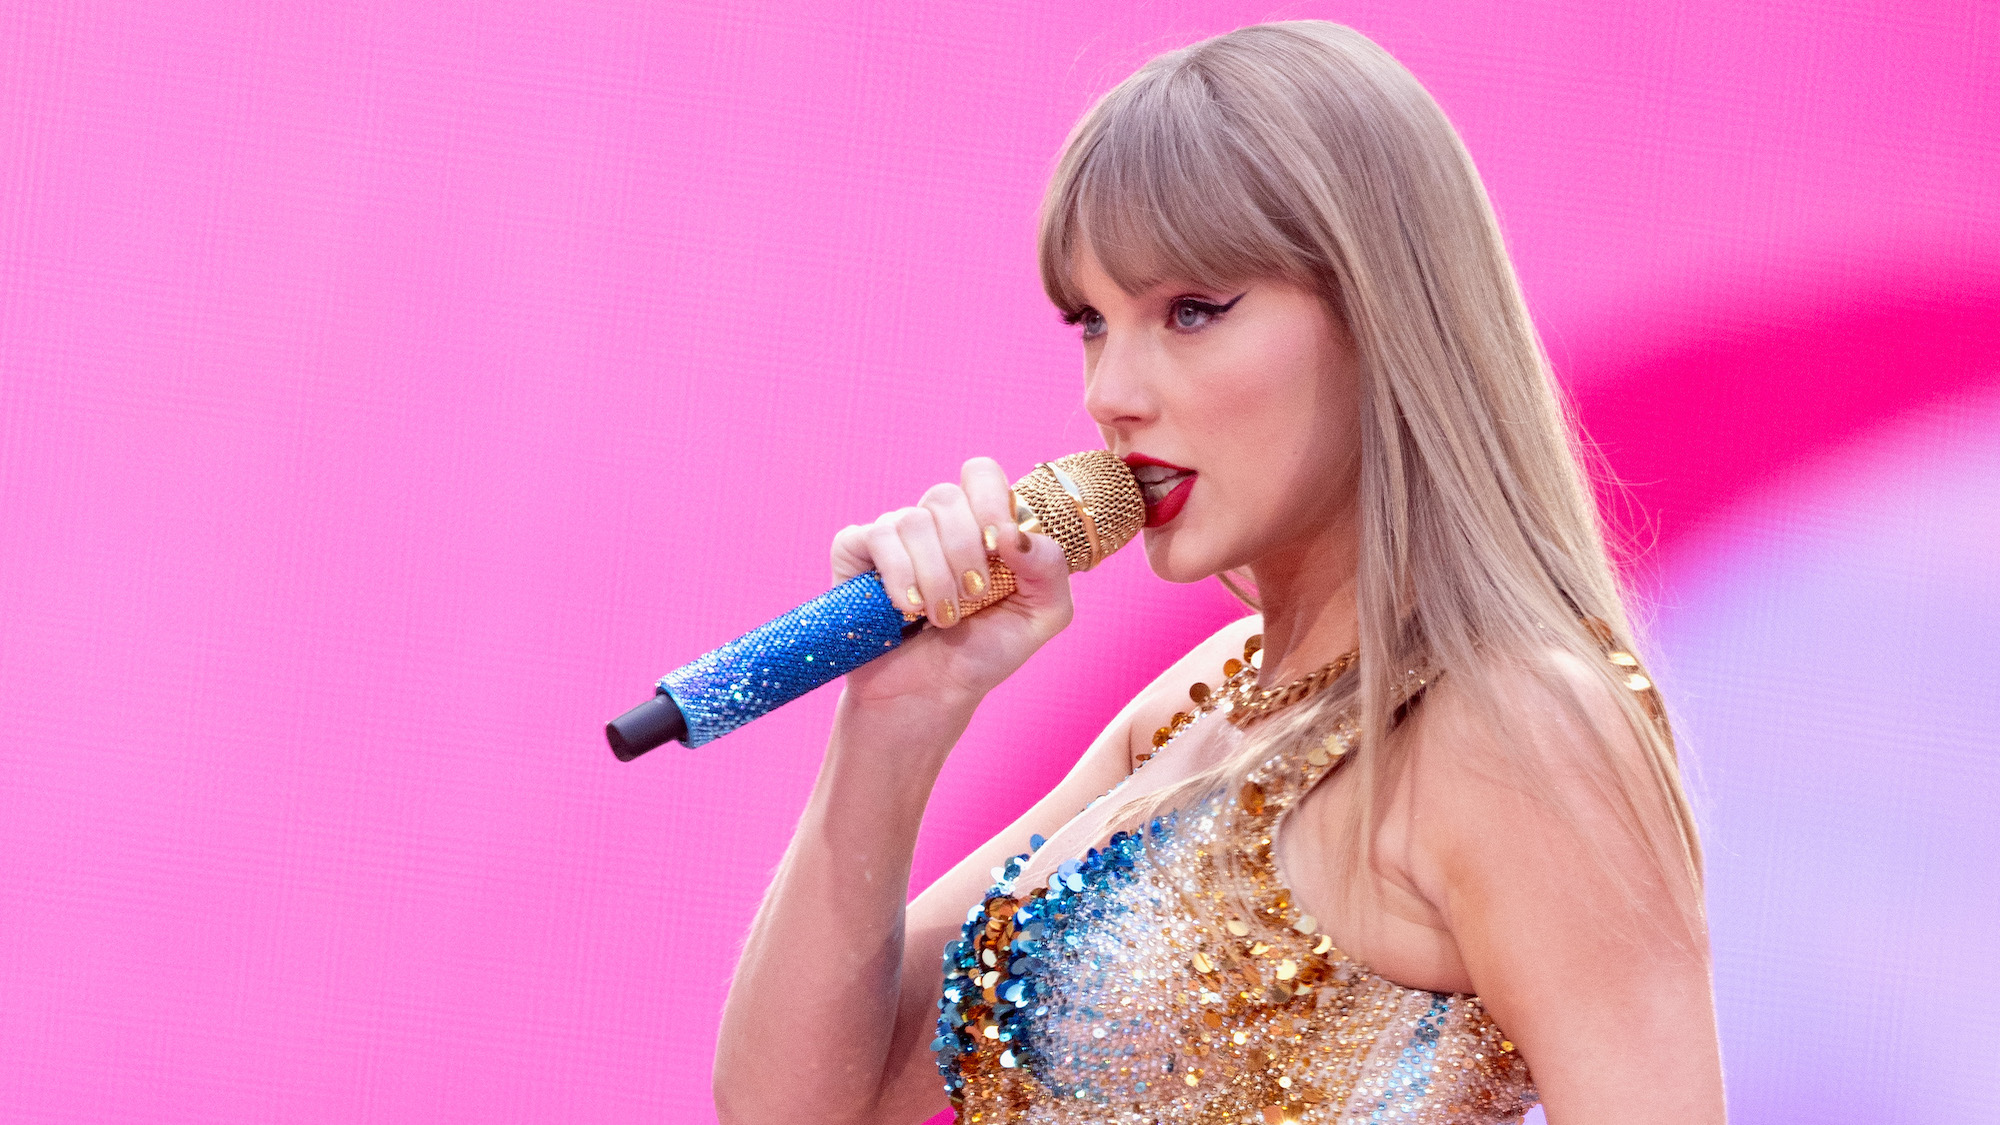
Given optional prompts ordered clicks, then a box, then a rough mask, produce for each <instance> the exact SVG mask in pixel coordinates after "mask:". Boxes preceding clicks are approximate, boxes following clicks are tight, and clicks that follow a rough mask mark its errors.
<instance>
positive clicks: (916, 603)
mask: <svg viewBox="0 0 2000 1125" xmlns="http://www.w3.org/2000/svg"><path fill="white" fill-rule="evenodd" d="M903 598H904V600H905V601H908V602H909V603H910V608H912V609H914V610H916V611H917V612H918V613H922V612H923V611H924V592H923V591H922V590H919V589H917V588H916V587H915V586H912V587H910V588H909V589H907V590H905V591H903Z"/></svg>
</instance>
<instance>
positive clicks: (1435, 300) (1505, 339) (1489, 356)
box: [1040, 21, 1701, 909]
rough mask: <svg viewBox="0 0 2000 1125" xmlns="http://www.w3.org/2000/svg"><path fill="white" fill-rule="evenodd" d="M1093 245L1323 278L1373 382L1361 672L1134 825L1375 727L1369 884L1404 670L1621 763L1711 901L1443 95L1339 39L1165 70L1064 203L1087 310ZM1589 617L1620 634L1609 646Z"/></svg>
mask: <svg viewBox="0 0 2000 1125" xmlns="http://www.w3.org/2000/svg"><path fill="white" fill-rule="evenodd" d="M1084 245H1088V246H1089V248H1090V249H1091V251H1092V252H1093V253H1094V254H1095V256H1096V258H1097V260H1098V261H1099V263H1100V264H1101V265H1102V266H1103V268H1104V270H1105V271H1106V272H1107V274H1108V275H1109V276H1110V277H1111V278H1112V279H1113V280H1114V281H1115V282H1116V283H1117V284H1118V285H1120V286H1121V287H1122V288H1124V289H1125V290H1126V291H1127V292H1131V293H1135V294H1136V293H1139V292H1143V291H1145V290H1147V289H1149V288H1151V287H1152V286H1153V285H1155V284H1157V283H1159V282H1162V281H1165V280H1168V279H1174V280H1183V281H1189V282H1193V283H1195V284H1199V285H1213V286H1215V287H1217V288H1221V287H1222V286H1223V285H1225V284H1227V283H1229V282H1234V281H1240V280H1243V279H1246V278H1251V277H1258V276H1273V275H1276V276H1283V277H1286V278H1289V279H1291V280H1294V281H1297V282H1299V283H1301V284H1306V285H1310V286H1313V287H1315V288H1316V289H1317V290H1318V291H1319V292H1320V293H1321V294H1323V296H1324V298H1325V300H1326V301H1327V302H1328V303H1329V305H1330V307H1331V308H1332V309H1333V310H1334V312H1335V313H1336V314H1337V315H1339V316H1340V317H1341V318H1342V319H1343V320H1344V322H1345V324H1346V325H1347V328H1348V330H1349V332H1350V333H1351V335H1352V337H1353V340H1354V343H1355V347H1356V350H1357V353H1358V357H1359V361H1360V370H1361V380H1362V398H1361V401H1362V414H1363V417H1362V420H1361V421H1362V474H1361V485H1360V496H1359V505H1360V517H1361V529H1362V530H1361V563H1360V571H1359V575H1358V583H1359V585H1358V598H1357V600H1358V604H1359V618H1360V620H1359V626H1360V636H1361V653H1362V658H1361V661H1360V673H1359V675H1358V676H1349V677H1346V678H1345V679H1344V680H1343V681H1342V682H1341V683H1340V684H1338V685H1336V688H1335V689H1334V690H1331V691H1329V692H1327V693H1325V694H1324V695H1323V696H1322V697H1321V698H1320V699H1319V700H1317V701H1315V703H1313V704H1312V705H1310V706H1301V707H1298V708H1294V709H1293V712H1292V713H1288V714H1286V715H1285V716H1284V717H1283V718H1277V719H1273V720H1271V721H1269V722H1268V723H1266V724H1265V725H1264V727H1263V728H1261V730H1260V733H1258V735H1257V737H1252V738H1248V739H1245V740H1244V745H1243V746H1242V748H1241V749H1240V750H1238V751H1237V752H1235V753H1234V754H1232V755H1231V756H1230V757H1229V758H1228V759H1227V760H1225V761H1223V762H1221V763H1219V764H1218V765H1216V766H1214V767H1213V768H1211V769H1209V770H1207V771H1205V772H1203V773H1202V774H1200V775H1198V776H1196V777H1193V778H1190V779H1188V780H1186V781H1184V782H1182V783H1181V784H1180V785H1177V786H1175V787H1173V788H1171V789H1170V790H1168V791H1167V792H1164V793H1160V794H1156V795H1154V796H1153V797H1151V798H1149V799H1147V800H1145V801H1143V802H1140V803H1139V805H1135V807H1139V806H1140V805H1142V806H1143V813H1144V815H1151V813H1152V812H1153V811H1155V810H1157V809H1159V808H1162V807H1166V806H1168V805H1170V804H1171V803H1172V802H1174V801H1175V800H1177V799H1183V798H1186V797H1189V796H1191V795H1193V794H1195V793H1197V792H1200V791H1203V790H1206V789H1213V788H1215V787H1216V786H1218V785H1221V784H1225V783H1227V782H1228V781H1229V780H1231V779H1232V778H1237V777H1240V776H1242V774H1243V773H1245V772H1246V771H1247V770H1248V769H1249V768H1250V767H1251V766H1253V765H1254V764H1255V763H1256V762H1258V761H1260V760H1261V759H1262V758H1263V757H1264V756H1265V755H1267V754H1268V753H1269V751H1270V749H1271V748H1272V746H1273V742H1272V740H1273V739H1285V738H1296V737H1301V736H1303V735H1305V734H1306V733H1307V732H1310V731H1313V730H1315V729H1324V726H1325V724H1326V723H1327V722H1329V721H1330V720H1331V719H1332V717H1333V716H1334V715H1335V714H1336V713H1341V712H1351V713H1352V714H1354V715H1355V716H1357V718H1358V723H1359V730H1360V751H1359V752H1358V753H1356V754H1355V755H1354V758H1353V760H1352V761H1350V762H1349V763H1348V765H1347V766H1346V767H1345V768H1348V769H1352V770H1356V771H1357V772H1358V774H1359V775H1360V777H1359V784H1360V787H1361V790H1362V792H1363V794H1364V796H1363V798H1362V799H1361V800H1359V801H1357V802H1355V805H1356V807H1357V809H1358V811H1357V812H1356V813H1355V815H1354V816H1353V817H1352V818H1351V823H1350V825H1349V838H1348V840H1347V843H1348V844H1349V845H1351V846H1350V847H1349V848H1348V855H1349V857H1350V858H1351V860H1352V862H1353V863H1355V864H1357V865H1359V864H1362V863H1364V862H1365V861H1366V857H1367V855H1368V853H1369V845H1370V838H1371V835H1372V830H1371V825H1372V821H1373V818H1374V816H1375V815H1376V813H1375V810H1376V809H1377V808H1378V805H1379V799H1380V798H1382V797H1383V796H1385V795H1386V793H1387V786H1388V785H1389V784H1390V782H1391V781H1392V780H1393V779H1394V776H1395V774H1396V771H1397V768H1398V766H1397V763H1398V752H1397V745H1398V742H1399V741H1400V740H1399V739H1397V738H1395V737H1392V735H1391V726H1392V715H1393V713H1394V711H1395V708H1396V705H1397V702H1398V700H1399V698H1400V696H1399V683H1400V681H1401V680H1402V674H1403V673H1404V672H1405V671H1406V670H1408V669H1417V668H1423V669H1428V670H1430V672H1431V673H1432V674H1434V675H1440V676H1444V677H1446V679H1447V680H1448V682H1450V683H1451V684H1452V690H1453V691H1454V692H1457V693H1460V695H1461V697H1462V698H1465V699H1467V700H1470V701H1471V702H1472V703H1473V704H1474V705H1475V706H1477V707H1478V708H1479V713H1480V714H1482V715H1484V716H1487V717H1489V718H1490V719H1491V720H1492V722H1493V723H1494V724H1495V728H1494V729H1496V730H1505V729H1506V728H1507V727H1508V726H1509V725H1510V724H1509V722H1508V718H1507V716H1508V714H1509V706H1508V701H1507V700H1506V699H1504V698H1501V696H1502V695H1503V692H1502V691H1501V690H1500V688H1499V686H1498V685H1499V684H1500V683H1502V682H1503V679H1502V678H1503V677H1518V676H1520V675H1521V674H1523V673H1525V674H1527V675H1530V676H1533V677H1536V678H1537V679H1538V680H1539V681H1540V682H1541V683H1542V684H1544V685H1545V686H1546V688H1547V690H1548V692H1549V695H1550V696H1551V697H1552V698H1554V699H1556V700H1558V701H1560V702H1561V704H1562V705H1563V706H1564V707H1566V708H1567V709H1568V710H1569V711H1570V713H1571V715H1572V717H1574V718H1575V719H1577V720H1579V725H1580V728H1581V729H1582V730H1584V731H1586V732H1588V733H1589V734H1590V735H1591V736H1592V738H1593V739H1594V741H1595V742H1596V743H1597V745H1598V748H1599V749H1600V750H1601V751H1602V753H1601V755H1600V757H1601V762H1600V763H1599V764H1600V765H1601V766H1602V767H1603V768H1601V769H1594V770H1591V771H1588V772H1589V773H1590V774H1591V775H1592V776H1594V777H1595V782H1594V784H1596V785H1598V786H1599V787H1600V789H1601V792H1602V795H1603V796H1605V797H1607V798H1609V799H1610V800H1611V802H1612V805H1611V807H1613V808H1615V809H1617V810H1619V812H1620V817H1621V820H1622V821H1623V822H1624V823H1625V824H1626V825H1627V826H1628V827H1629V829H1630V831H1631V832H1632V833H1633V835H1634V836H1635V838H1637V839H1639V840H1640V842H1641V843H1642V844H1643V845H1644V846H1645V847H1646V848H1647V850H1648V853H1649V854H1651V855H1653V856H1654V857H1655V858H1656V860H1658V861H1659V862H1661V863H1663V864H1667V865H1673V866H1682V867H1684V870H1685V872H1686V873H1687V875H1688V876H1689V877H1691V878H1692V879H1693V880H1694V881H1695V885H1696V886H1697V887H1698V886H1699V885H1700V878H1701V858H1700V846H1699V843H1698V841H1697V837H1696V832H1695V824H1694V818H1693V814H1692V812H1691V810H1690V808H1689V805H1688V801H1687V798H1686V795H1685V794H1684V793H1683V791H1682V786H1681V781H1680V771H1679V768H1678V765H1677V762H1676V758H1675V752H1674V745H1673V739H1672V735H1671V733H1670V731H1669V729H1668V727H1667V724H1666V721H1665V718H1664V715H1655V714H1653V713H1652V712H1651V711H1650V709H1649V706H1648V701H1647V699H1646V697H1645V696H1644V695H1643V694H1640V693H1636V692H1634V691H1633V690H1629V689H1630V687H1631V686H1632V684H1631V681H1630V680H1629V676H1630V675H1631V674H1632V670H1631V669H1629V668H1621V667H1618V666H1615V665H1612V664H1610V663H1608V662H1607V661H1606V660H1605V657H1604V653H1605V649H1606V648H1615V649H1620V650H1623V651H1625V652H1632V651H1635V649H1634V646H1633V634H1632V625H1631V623H1630V621H1629V620H1628V619H1627V615H1626V611H1625V607H1624V599H1623V597H1622V596H1621V590H1620V587H1619V582H1618V579H1617V577H1616V576H1615V574H1614V571H1613V569H1612V567H1611V564H1610V561H1609V559H1608V557H1607V552H1606V548H1605V543H1604V538H1603V535H1602V533H1601V531H1600V529H1599V525H1598V513H1597V508H1596V505H1595V503H1594V501H1593V499H1592V496H1591V494H1590V491H1589V489H1588V488H1587V486H1586V484H1585V474H1584V472H1583V469H1582V465H1583V451H1582V448H1581V446H1580V442H1579V439H1578V437H1577V433H1576V428H1575V426H1574V424H1573V423H1572V420H1571V418H1570V417H1569V415H1568V412H1567V409H1566V407H1565V404H1564V403H1563V401H1562V399H1561V397H1560V395H1559V393H1558V390H1557V388H1556V385H1555V382H1554V379H1553V377H1552V375H1551V373H1550V370H1549V364H1548V360H1547V357H1546V356H1545V355H1544V354H1543V352H1542V348H1541V343H1540V340H1539V339H1538V337H1537V336H1536V334H1535V330H1534V326H1533V325H1532V323H1531V322H1530V319H1529V316H1528V311H1527V307H1526V305H1525V303H1524V302H1523V301H1522V298H1521V293H1520V288H1519V285H1518V283H1517V282H1516V280H1515V277H1514V272H1513V267H1512V265H1511V264H1510V263H1509V261H1508V258H1507V254H1506V250H1505V248H1504V246H1503V245H1502V243H1501V238H1500V232H1499V227H1498V224H1497V223H1496V221H1495V219H1494V216H1493V211H1492V207H1491V205H1490V204H1489V203H1488V201H1487V198H1486V193H1485V190H1484V188H1483V187H1482V186H1481V184H1480V180H1479V176H1478V173H1477V172H1476V171H1475V170H1474V168H1473V166H1472V161H1471V158H1470V157H1469V156H1468V155H1467V153H1466V151H1465V148H1464V146H1463V144H1461V142H1460V141H1459V138H1458V135H1457V133H1456V132H1455V131H1454V130H1453V129H1452V127H1451V124H1450V122H1448V121H1447V120H1446V119H1445V116H1444V113H1443V111H1442V110H1441V109H1440V108H1439V107H1438V105H1437V103H1436V102H1435V101H1433V100H1432V98H1431V97H1430V95H1429V93H1427V92H1426V91H1425V90H1424V88H1423V87H1422V86H1421V85H1420V84H1419V83H1418V82H1417V80H1416V78H1415V77H1414V76H1413V75H1411V74H1410V73H1409V71H1407V70H1405V69H1404V68H1403V67H1402V65H1401V64H1399V63H1397V62H1396V60H1395V59H1393V58H1392V57H1390V55H1389V54H1388V53H1387V52H1386V51H1384V50H1382V49H1381V48H1380V47H1378V46H1376V45H1375V44H1374V43H1373V42H1371V41H1370V40H1369V39H1367V38H1366V37H1365V36H1363V35H1361V34H1360V33H1359V32H1356V31H1354V30H1352V29H1350V28H1346V27H1341V26H1339V25H1336V24H1331V23H1323V22H1317V21H1302V22H1292V23H1274V24H1263V25H1259V26H1255V27H1246V28H1242V29H1240V30H1237V31H1233V32H1230V33H1228V34H1226V35H1221V36H1218V37H1216V38H1213V39H1208V40H1205V41H1203V42H1200V43H1196V44H1194V45H1192V46H1189V47H1185V48H1182V49H1180V50H1177V51H1172V52H1169V53H1167V54H1164V55H1161V56H1159V57H1158V58H1155V59H1153V60H1152V61H1151V62H1149V63H1147V64H1146V65H1145V66H1144V67H1143V68H1141V69H1140V70H1139V71H1138V72H1137V73H1135V74H1133V75H1132V76H1131V77H1130V78H1127V79H1126V80H1125V81H1124V82H1122V83H1120V84H1119V85H1118V86H1117V87H1116V88H1114V89H1112V90H1111V91H1110V92H1109V93H1107V94H1105V95H1104V97H1103V98H1102V99H1100V100H1099V101H1098V102H1097V104H1096V105H1095V106H1094V107H1092V109H1091V110H1090V111H1089V113H1088V114H1086V115H1085V116H1084V118H1083V119H1082V121H1080V122H1079V123H1078V124H1077V126H1076V128H1075V130H1074V131H1073V132H1072V133H1071V134H1070V137H1069V140H1068V142H1067V143H1066V144H1065V146H1064V149H1063V152H1062V156H1061V159H1060V161H1059V163H1058V165H1057V168H1056V172H1055V176H1054V178H1053V180H1052V182H1051V184H1050V187H1049V191H1048V195H1047V197H1046V200H1045V202H1044V205H1043V211H1042V219H1041V231H1040V258H1041V269H1042V278H1043V284H1044V285H1045V287H1046V288H1047V290H1048V293H1049V296H1050V298H1051V299H1052V300H1053V301H1054V302H1055V303H1056V305H1057V306H1058V307H1060V308H1061V309H1062V310H1063V311H1064V312H1065V313H1068V314H1074V313H1076V312H1077V311H1078V310H1079V309H1080V308H1081V307H1082V306H1083V304H1084V301H1083V298H1082V295H1081V294H1080V293H1079V292H1078V290H1077V287H1076V283H1075V280H1074V277H1073V275H1072V270H1073V268H1074V266H1075V262H1076V254H1077V251H1078V249H1079V247H1081V246H1084ZM1590 618H1595V619H1597V620H1598V621H1600V622H1602V623H1603V625H1602V626H1595V628H1597V629H1599V630H1600V631H1608V636H1607V637H1602V638H1600V637H1598V636H1593V635H1592V630H1593V626H1592V625H1590V624H1588V623H1587V622H1588V619H1590ZM1554 651H1567V652H1569V653H1571V654H1572V655H1574V656H1575V657H1577V658H1579V659H1580V661H1581V662H1582V666H1583V667H1586V668H1589V669H1591V670H1592V673H1591V674H1592V675H1594V676H1596V677H1599V678H1601V679H1602V680H1603V681H1604V684H1603V686H1604V687H1605V688H1607V689H1609V690H1608V692H1607V693H1606V694H1608V695H1609V696H1610V697H1611V698H1615V699H1617V700H1618V701H1619V702H1618V706H1619V707H1620V709H1621V710H1622V712H1623V716H1624V719H1625V722H1626V725H1627V726H1629V728H1630V730H1631V733H1632V735H1633V736H1634V737H1636V739H1637V741H1638V743H1639V745H1640V747H1641V748H1642V750H1643V761H1642V763H1633V762H1632V761H1631V760H1630V755H1620V754H1618V753H1616V752H1615V751H1614V748H1613V739H1612V737H1611V732H1607V731H1605V730H1603V729H1600V728H1599V727H1598V726H1597V725H1596V724H1594V723H1592V722H1591V721H1590V719H1589V711H1590V709H1589V708H1588V707H1586V705H1585V700H1584V698H1583V695H1584V694H1585V693H1584V692H1582V691H1579V690H1578V689H1577V687H1576V686H1575V684H1574V683H1573V681H1572V679H1571V678H1570V677H1569V676H1566V675H1564V674H1563V672H1562V670H1561V669H1560V667H1559V666H1558V664H1557V662H1556V661H1554V660H1552V659H1551V658H1550V657H1551V653H1552V652H1554ZM1509 682H1517V681H1509ZM1591 686H1592V687H1593V688H1594V687H1595V686H1596V685H1594V684H1593V685H1591ZM1655 698H1657V697H1655ZM1517 706H1518V705H1517ZM1258 729H1259V728H1253V730H1258ZM1514 757H1515V758H1516V759H1518V760H1516V761H1512V762H1510V763H1509V764H1510V765H1511V766H1512V767H1514V768H1515V769H1516V770H1517V772H1518V773H1519V776H1520V777H1521V778H1522V779H1523V782H1524V783H1525V784H1527V785H1529V786H1532V788H1533V791H1535V792H1539V793H1541V794H1543V795H1545V796H1547V797H1549V798H1550V799H1552V800H1560V799H1561V796H1562V794H1561V790H1562V789H1563V787H1564V786H1568V785H1573V784H1576V780H1575V778H1574V776H1573V775H1567V774H1566V775H1565V777H1564V779H1562V780H1561V781H1560V782H1558V781H1557V780H1556V779H1555V778H1554V777H1552V775H1551V774H1550V772H1549V768H1548V764H1547V763H1538V762H1536V761H1534V760H1533V756H1532V755H1528V754H1525V753H1524V754H1517V755H1514ZM1649 806H1650V807H1649ZM1662 811H1664V812H1666V813H1667V814H1668V815H1667V816H1665V817H1661V816H1660V815H1659V813H1660V812H1662ZM1664 824H1671V825H1672V826H1673V828H1672V829H1671V831H1666V830H1663V829H1662V828H1661V827H1660V826H1662V825H1664ZM1649 825H1650V826H1652V827H1650V828H1649V827H1648V826H1649ZM1695 908H1696V909H1699V907H1698V905H1697V906H1696V907H1695Z"/></svg>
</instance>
